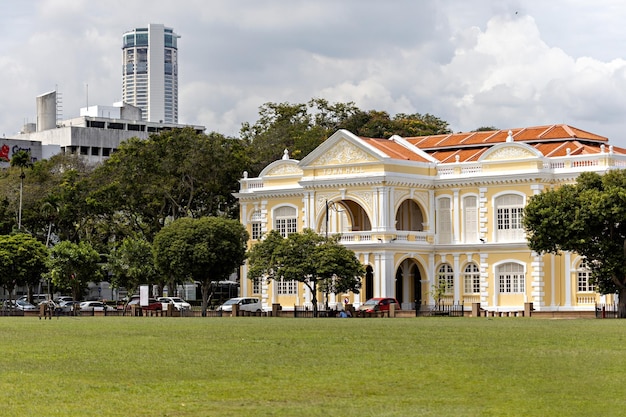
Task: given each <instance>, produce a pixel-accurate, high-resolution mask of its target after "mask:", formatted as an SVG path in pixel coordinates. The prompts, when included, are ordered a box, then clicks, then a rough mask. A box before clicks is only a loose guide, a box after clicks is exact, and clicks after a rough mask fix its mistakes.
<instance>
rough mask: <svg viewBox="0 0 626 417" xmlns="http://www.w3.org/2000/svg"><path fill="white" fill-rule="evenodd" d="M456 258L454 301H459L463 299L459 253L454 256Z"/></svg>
mask: <svg viewBox="0 0 626 417" xmlns="http://www.w3.org/2000/svg"><path fill="white" fill-rule="evenodd" d="M453 259H454V302H455V303H458V302H459V301H460V300H461V288H462V287H463V283H462V282H461V271H460V270H459V269H460V268H461V266H460V262H459V255H458V254H455V255H454V256H453Z"/></svg>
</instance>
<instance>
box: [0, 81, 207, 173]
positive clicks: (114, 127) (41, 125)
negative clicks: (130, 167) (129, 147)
mask: <svg viewBox="0 0 626 417" xmlns="http://www.w3.org/2000/svg"><path fill="white" fill-rule="evenodd" d="M55 106H56V92H54V91H53V92H49V93H45V94H42V95H41V96H38V97H37V121H38V123H37V124H29V125H26V126H24V128H23V129H22V131H21V132H20V133H19V134H16V135H13V136H12V139H16V140H20V141H25V142H28V143H30V142H32V143H38V144H40V146H41V147H43V149H44V150H43V154H42V156H43V158H46V159H47V158H49V157H51V156H52V155H54V154H56V153H69V154H78V155H81V156H82V157H83V158H84V159H85V161H87V162H88V163H90V164H97V163H100V162H103V161H104V160H106V159H107V158H109V156H111V154H112V153H113V152H115V151H116V150H117V148H118V147H119V146H120V144H121V143H122V142H124V141H125V140H128V139H130V138H134V137H136V138H139V139H147V138H148V137H149V136H150V135H151V134H156V133H159V132H163V131H168V130H173V129H182V128H192V129H193V130H195V131H196V132H197V133H204V131H205V127H204V126H199V125H179V124H174V123H156V122H148V121H142V120H141V109H139V108H138V107H135V106H132V105H129V104H127V103H123V102H118V103H114V104H113V105H112V106H102V105H96V106H90V107H85V108H82V109H80V116H79V117H75V118H72V119H67V120H61V121H56V120H55V115H56V107H55Z"/></svg>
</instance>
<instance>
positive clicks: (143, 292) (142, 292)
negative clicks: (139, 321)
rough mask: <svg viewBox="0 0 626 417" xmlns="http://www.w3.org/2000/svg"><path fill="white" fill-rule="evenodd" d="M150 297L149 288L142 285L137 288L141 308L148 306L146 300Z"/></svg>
mask: <svg viewBox="0 0 626 417" xmlns="http://www.w3.org/2000/svg"><path fill="white" fill-rule="evenodd" d="M149 296H150V287H148V286H147V285H142V286H140V287H139V305H140V306H142V307H147V306H148V298H149Z"/></svg>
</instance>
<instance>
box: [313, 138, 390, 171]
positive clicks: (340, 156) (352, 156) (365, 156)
mask: <svg viewBox="0 0 626 417" xmlns="http://www.w3.org/2000/svg"><path fill="white" fill-rule="evenodd" d="M376 161H378V158H376V157H374V156H373V155H371V154H370V153H368V152H366V151H365V150H364V149H362V148H359V147H358V146H356V145H354V144H353V143H350V142H348V141H347V140H345V139H342V140H340V141H338V142H337V143H335V144H334V145H333V146H332V147H331V148H329V149H328V150H327V151H326V152H324V153H323V154H321V155H320V156H319V157H317V158H316V159H314V160H313V161H311V163H310V164H309V166H328V165H348V164H358V163H364V162H376Z"/></svg>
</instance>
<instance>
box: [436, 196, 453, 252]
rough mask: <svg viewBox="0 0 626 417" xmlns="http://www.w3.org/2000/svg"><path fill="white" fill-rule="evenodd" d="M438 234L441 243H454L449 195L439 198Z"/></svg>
mask: <svg viewBox="0 0 626 417" xmlns="http://www.w3.org/2000/svg"><path fill="white" fill-rule="evenodd" d="M437 236H438V240H439V243H444V244H445V243H452V208H451V204H450V198H448V197H443V198H440V199H439V200H437Z"/></svg>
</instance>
